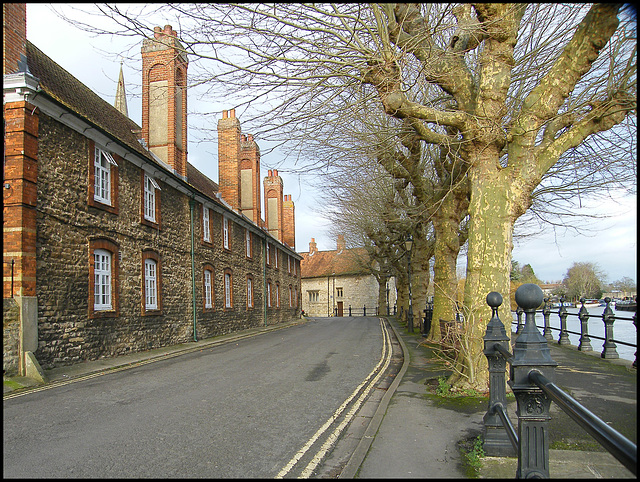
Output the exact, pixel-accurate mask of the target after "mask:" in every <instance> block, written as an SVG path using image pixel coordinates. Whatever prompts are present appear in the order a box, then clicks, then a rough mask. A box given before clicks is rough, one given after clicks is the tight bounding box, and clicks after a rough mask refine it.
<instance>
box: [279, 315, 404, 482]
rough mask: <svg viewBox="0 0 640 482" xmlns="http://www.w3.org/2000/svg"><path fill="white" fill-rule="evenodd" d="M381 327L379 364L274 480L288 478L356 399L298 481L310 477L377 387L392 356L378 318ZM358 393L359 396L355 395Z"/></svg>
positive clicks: (383, 324)
mask: <svg viewBox="0 0 640 482" xmlns="http://www.w3.org/2000/svg"><path fill="white" fill-rule="evenodd" d="M380 327H381V330H382V337H383V340H382V354H381V356H380V361H378V364H377V365H376V366H375V368H374V369H373V370H372V371H371V372H370V373H369V375H367V377H366V378H365V379H364V380H363V381H362V383H360V385H358V386H357V387H356V389H355V390H354V391H353V393H352V394H351V395H349V397H348V398H347V399H346V400H345V401H344V402H342V404H341V405H340V406H339V407H338V408H337V409H336V411H335V412H334V413H333V414H332V415H331V417H329V419H328V420H327V421H326V422H325V423H324V424H323V425H322V426H321V427H320V428H319V429H318V430H317V431H316V433H315V434H313V436H312V437H311V438H310V439H309V440H308V441H307V442H306V443H305V444H304V445H303V446H302V448H301V449H300V450H299V451H298V452H297V453H296V454H295V455H294V456H293V458H292V459H291V460H290V461H289V462H288V463H287V464H286V465H285V466H284V467H283V468H282V470H280V472H278V475H276V476H275V478H276V479H281V478H283V477H284V476H285V475H287V474H288V473H289V472H290V471H291V470H292V469H293V468H294V467H295V466H296V464H297V463H298V462H299V461H300V459H301V458H302V457H303V455H304V454H306V453H307V452H308V451H309V450H310V449H311V447H312V446H313V444H315V443H316V442H317V440H318V439H319V438H320V437H321V436H322V435H323V434H324V433H325V432H327V431H328V430H329V428H330V427H331V426H332V425H333V423H334V422H335V421H336V420H337V419H338V418H339V417H340V415H341V414H342V412H344V411H345V410H346V408H347V407H348V406H349V404H351V402H352V401H353V400H354V399H355V398H356V397H358V398H357V400H356V401H355V403H354V404H353V405H352V406H351V409H350V410H349V412H348V413H347V414H346V415H345V417H344V419H343V420H342V421H341V422H340V423H339V424H338V426H336V428H335V429H334V430H333V432H331V433H330V434H329V435H328V436H327V439H326V440H325V442H324V443H323V444H322V446H321V447H320V449H319V450H318V451H317V452H316V454H315V455H314V456H313V458H312V459H311V461H310V462H309V463H308V464H307V465H306V466H305V468H304V469H303V470H302V472H301V474H300V475H299V476H298V478H304V479H306V478H309V477H310V476H311V474H312V473H313V471H314V469H315V468H316V467H317V466H318V464H319V463H320V462H321V461H322V459H323V458H324V457H325V456H326V455H327V453H328V452H329V450H331V448H332V447H333V445H334V444H335V443H336V442H337V441H338V437H339V436H340V433H342V431H343V430H344V428H345V427H346V426H347V425H348V424H349V422H351V420H352V419H353V417H354V416H355V414H356V413H357V411H358V410H359V409H360V406H361V405H362V403H364V401H365V400H366V399H367V397H368V395H369V392H370V391H371V390H372V389H373V388H374V387H375V386H376V384H377V383H378V381H379V380H380V377H382V375H383V374H384V372H385V371H386V369H387V367H388V366H389V363H390V362H391V356H392V347H391V337H390V336H389V332H388V330H387V327H386V326H385V323H384V319H383V318H380ZM358 394H360V395H359V396H358Z"/></svg>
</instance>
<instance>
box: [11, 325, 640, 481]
mask: <svg viewBox="0 0 640 482" xmlns="http://www.w3.org/2000/svg"><path fill="white" fill-rule="evenodd" d="M388 320H389V323H390V325H391V327H392V328H393V331H394V332H395V334H396V337H397V341H398V345H399V346H400V348H401V350H402V352H403V354H404V357H403V361H402V366H401V367H400V364H398V366H399V368H396V369H397V370H398V371H397V374H393V375H391V376H390V377H389V379H392V380H393V381H392V382H390V383H389V384H388V386H385V387H384V390H379V391H378V393H380V392H383V393H384V394H383V395H381V396H380V397H379V399H378V400H376V407H375V409H372V410H371V413H370V414H368V415H367V417H366V427H365V428H363V430H362V431H361V432H360V433H359V436H358V440H356V441H351V443H352V445H353V454H352V455H351V457H350V459H349V460H348V462H346V463H342V464H341V466H340V469H339V470H337V471H335V472H333V473H332V474H331V477H337V476H339V477H340V478H515V474H516V467H517V459H516V458H512V457H484V456H481V457H479V458H478V459H477V460H476V462H475V463H474V462H473V461H470V459H469V457H468V456H467V455H466V454H468V453H473V452H474V451H473V446H474V443H475V442H476V440H477V437H478V436H481V435H482V431H483V424H482V418H483V416H484V414H485V413H486V410H487V402H488V399H487V398H486V397H482V396H466V397H442V396H439V395H437V394H436V393H435V391H436V388H437V387H438V383H439V380H442V379H443V377H446V376H448V375H449V374H450V373H451V372H450V370H449V369H448V368H447V366H446V365H445V364H444V363H443V362H442V360H440V359H439V358H438V357H437V350H436V347H435V346H434V345H433V344H430V343H429V342H427V341H426V340H425V339H424V338H423V337H422V336H421V335H420V334H419V333H408V332H407V330H406V327H405V326H404V325H403V324H401V323H399V322H398V321H397V320H396V319H395V317H388ZM305 321H306V320H305V319H304V318H303V319H302V320H295V321H293V322H290V323H283V324H279V325H274V326H267V327H260V328H252V329H249V330H244V331H242V332H239V333H233V334H229V335H223V336H218V337H215V338H209V339H206V340H201V341H197V342H190V343H185V344H181V345H174V346H171V347H164V348H158V349H154V350H149V351H145V352H140V353H132V354H129V355H123V356H119V357H115V358H105V359H100V360H96V361H88V362H83V363H77V364H75V365H69V366H63V367H57V368H53V369H50V370H44V374H45V377H46V380H47V382H46V383H44V384H42V383H38V382H35V381H34V380H31V379H27V378H25V377H11V378H8V377H4V389H3V393H4V398H7V397H11V396H15V395H17V394H19V393H21V392H22V391H23V390H43V389H47V388H49V387H51V386H53V385H59V384H67V383H71V382H72V381H77V380H80V379H86V378H93V377H97V376H100V375H103V374H105V373H110V372H112V371H114V370H125V369H128V368H131V367H134V366H139V365H141V364H146V363H152V362H154V361H157V360H160V359H166V358H169V357H174V356H179V355H181V354H184V353H188V352H192V351H198V350H201V349H203V348H204V347H208V346H214V345H218V344H224V343H229V342H231V341H236V340H238V339H241V338H246V337H250V336H255V335H257V334H260V333H264V332H266V331H272V330H278V329H284V328H288V327H290V326H293V325H297V324H300V323H304V322H305ZM549 346H550V348H551V357H552V358H553V359H554V360H555V361H556V362H558V367H557V369H556V384H557V385H558V386H560V387H561V388H562V389H563V390H565V391H566V392H567V393H569V394H570V395H571V396H572V397H573V398H575V399H576V400H578V401H579V402H580V403H582V404H583V405H584V406H585V407H587V408H588V409H589V410H590V411H591V412H593V413H594V414H596V415H597V416H599V417H600V418H602V419H603V420H604V421H605V422H606V423H608V424H609V425H611V426H612V427H613V428H615V429H616V430H618V431H619V432H620V433H622V434H623V435H624V436H625V437H627V438H628V439H629V440H631V441H632V442H633V443H635V444H637V375H636V369H635V368H632V367H631V362H630V361H627V360H621V359H617V360H603V359H602V358H600V356H599V353H598V352H579V351H578V350H577V348H576V347H575V346H560V345H558V344H557V343H555V342H550V343H549ZM515 406H516V403H515V399H514V398H513V397H511V398H508V406H507V412H508V414H509V417H510V418H511V420H512V422H513V423H514V425H515V426H516V427H517V418H516V417H515ZM551 417H552V420H551V422H550V426H549V437H550V447H551V450H550V461H549V471H550V475H551V477H552V478H586V479H589V478H634V479H635V478H636V477H635V476H634V475H633V474H632V473H631V472H630V471H629V470H628V469H626V468H625V467H624V466H623V465H622V464H621V463H620V462H618V461H617V460H616V459H615V458H614V457H613V456H612V455H610V454H609V453H608V452H606V451H605V449H604V448H602V447H601V446H600V445H599V444H598V442H596V441H595V439H593V438H592V437H591V436H590V435H589V434H588V433H587V432H586V431H585V430H584V429H582V428H581V427H579V426H578V425H577V424H576V422H574V421H573V419H571V418H570V417H569V416H568V415H566V414H564V412H562V411H561V410H560V409H559V408H558V407H557V406H556V405H555V404H552V406H551ZM361 419H362V417H361ZM352 433H355V431H352ZM320 477H327V478H329V476H327V475H324V476H323V475H322V474H321V475H320Z"/></svg>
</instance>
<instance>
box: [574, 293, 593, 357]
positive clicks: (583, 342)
mask: <svg viewBox="0 0 640 482" xmlns="http://www.w3.org/2000/svg"><path fill="white" fill-rule="evenodd" d="M580 303H582V306H581V307H580V311H579V312H578V318H579V319H580V344H579V345H578V350H580V351H591V350H593V348H591V338H589V310H587V309H586V308H585V307H584V297H582V298H580Z"/></svg>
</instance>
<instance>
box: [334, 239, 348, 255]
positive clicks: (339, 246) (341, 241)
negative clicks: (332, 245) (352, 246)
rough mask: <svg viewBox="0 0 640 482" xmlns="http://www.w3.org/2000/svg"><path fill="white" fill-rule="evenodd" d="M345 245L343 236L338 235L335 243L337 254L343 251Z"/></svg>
mask: <svg viewBox="0 0 640 482" xmlns="http://www.w3.org/2000/svg"><path fill="white" fill-rule="evenodd" d="M345 247H346V244H345V242H344V234H338V240H337V241H336V248H337V249H338V254H339V253H340V252H341V251H344V249H345Z"/></svg>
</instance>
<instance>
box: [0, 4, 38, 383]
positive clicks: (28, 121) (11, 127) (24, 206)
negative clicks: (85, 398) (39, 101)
mask: <svg viewBox="0 0 640 482" xmlns="http://www.w3.org/2000/svg"><path fill="white" fill-rule="evenodd" d="M2 14H3V22H2V39H3V63H2V71H3V77H4V78H3V88H4V89H6V90H4V94H3V101H4V102H3V119H4V173H3V174H4V175H3V208H2V212H3V227H4V234H3V238H2V240H3V243H2V248H3V256H4V261H5V263H4V267H3V278H4V282H3V298H11V297H14V298H16V300H17V301H18V304H19V305H20V306H21V315H20V316H21V320H22V321H21V323H23V324H24V325H25V326H27V325H29V326H31V325H30V324H32V326H37V316H36V315H37V300H36V274H37V273H36V233H37V226H36V217H37V213H36V206H37V204H38V195H37V193H38V185H37V182H38V142H39V140H38V138H39V133H40V128H39V125H40V124H39V114H40V109H36V106H35V105H34V104H32V103H31V102H30V99H33V98H34V97H35V96H36V95H37V94H36V89H37V86H38V79H36V78H35V77H33V76H32V75H31V74H30V73H29V72H28V69H27V57H26V41H27V39H26V34H27V23H26V22H27V6H26V4H24V3H3V4H2ZM9 86H12V87H11V88H9ZM12 280H13V282H12ZM28 305H30V306H31V308H29V309H27V306H28ZM30 310H33V311H30ZM36 333H37V330H36ZM33 343H35V345H33ZM37 348H38V340H37V336H36V337H35V342H34V341H33V339H29V340H28V341H25V340H23V339H22V338H21V344H20V350H21V353H22V351H35V350H36V349H37ZM19 358H20V362H19V371H20V374H22V375H24V374H25V373H24V358H23V356H22V355H20V357H19Z"/></svg>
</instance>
